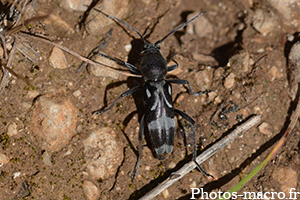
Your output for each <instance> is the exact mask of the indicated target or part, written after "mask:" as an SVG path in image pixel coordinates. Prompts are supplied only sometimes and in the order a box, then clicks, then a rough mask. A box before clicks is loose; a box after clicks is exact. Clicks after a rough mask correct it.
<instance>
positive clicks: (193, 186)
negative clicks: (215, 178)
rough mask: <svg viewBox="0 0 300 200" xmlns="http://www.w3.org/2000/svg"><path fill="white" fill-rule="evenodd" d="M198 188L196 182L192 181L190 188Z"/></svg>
mask: <svg viewBox="0 0 300 200" xmlns="http://www.w3.org/2000/svg"><path fill="white" fill-rule="evenodd" d="M195 187H197V183H196V181H192V182H191V184H190V185H189V188H195Z"/></svg>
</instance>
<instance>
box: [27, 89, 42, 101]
mask: <svg viewBox="0 0 300 200" xmlns="http://www.w3.org/2000/svg"><path fill="white" fill-rule="evenodd" d="M39 94H40V93H39V92H38V91H36V90H29V91H28V92H27V95H26V97H27V98H29V99H33V98H35V97H37V96H39Z"/></svg>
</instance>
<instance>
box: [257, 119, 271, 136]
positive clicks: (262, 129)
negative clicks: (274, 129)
mask: <svg viewBox="0 0 300 200" xmlns="http://www.w3.org/2000/svg"><path fill="white" fill-rule="evenodd" d="M258 130H259V132H261V133H263V134H265V135H270V134H271V131H270V125H269V124H268V123H266V122H263V123H261V125H259V126H258Z"/></svg>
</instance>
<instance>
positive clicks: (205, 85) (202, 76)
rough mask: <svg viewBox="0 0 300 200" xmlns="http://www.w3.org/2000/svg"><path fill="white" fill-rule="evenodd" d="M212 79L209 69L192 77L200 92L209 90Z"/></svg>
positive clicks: (211, 71) (211, 70)
mask: <svg viewBox="0 0 300 200" xmlns="http://www.w3.org/2000/svg"><path fill="white" fill-rule="evenodd" d="M212 78H213V69H212V68H210V67H206V68H205V69H204V70H202V71H199V72H197V73H196V74H195V76H194V79H195V80H196V84H197V85H198V86H199V87H200V90H201V91H205V90H208V89H210V86H211V82H212Z"/></svg>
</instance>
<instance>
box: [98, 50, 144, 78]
mask: <svg viewBox="0 0 300 200" xmlns="http://www.w3.org/2000/svg"><path fill="white" fill-rule="evenodd" d="M97 55H99V56H102V57H104V58H107V59H109V60H112V61H114V62H116V63H117V64H119V65H123V66H125V67H127V68H128V69H129V70H130V71H131V72H133V73H135V74H141V73H140V71H139V70H138V69H137V68H136V67H135V66H134V65H132V64H130V63H126V62H124V61H122V60H120V59H117V58H112V57H110V56H108V55H105V54H103V53H100V52H98V53H97Z"/></svg>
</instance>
